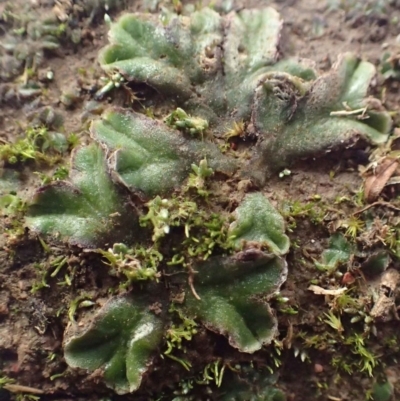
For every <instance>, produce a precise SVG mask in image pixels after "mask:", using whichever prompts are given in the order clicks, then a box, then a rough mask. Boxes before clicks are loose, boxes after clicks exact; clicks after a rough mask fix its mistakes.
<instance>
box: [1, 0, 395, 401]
mask: <svg viewBox="0 0 400 401" xmlns="http://www.w3.org/2000/svg"><path fill="white" fill-rule="evenodd" d="M182 2H183V3H184V5H185V4H186V3H185V1H182ZM84 3H85V2H84V1H82V2H79V1H72V0H65V1H52V0H29V1H27V0H14V1H13V2H8V1H5V0H3V1H1V2H0V16H1V15H2V17H0V18H1V19H0V44H2V43H6V42H7V43H8V39H7V38H8V37H9V36H12V35H14V36H15V37H16V38H17V40H19V41H20V42H21V48H22V45H23V44H24V43H23V42H24V40H25V39H24V34H21V33H18V32H17V31H18V29H16V28H15V27H16V26H21V25H20V23H19V22H18V21H20V19H23V18H28V15H29V13H32V14H33V15H35V18H37V19H38V21H45V19H46V18H47V15H50V14H53V15H54V13H55V14H56V16H58V18H59V21H60V22H62V21H65V23H66V24H67V25H68V24H69V28H68V29H67V30H66V31H65V32H64V33H63V34H61V36H60V43H61V45H60V46H59V47H58V48H57V49H55V50H51V49H44V50H43V51H41V50H40V49H38V50H37V52H36V54H37V57H36V59H37V60H36V61H33V62H32V60H31V61H30V62H29V63H28V62H26V63H27V64H25V63H24V62H20V61H17V62H14V61H13V60H12V59H11V58H12V57H11V56H9V53H7V52H5V51H4V52H3V53H4V54H8V56H7V57H5V56H4V54H3V55H2V56H1V58H0V60H1V64H0V102H1V103H0V143H8V142H15V141H16V140H17V139H18V138H20V137H21V136H22V135H24V132H26V129H27V127H30V126H32V124H39V125H40V124H46V125H48V126H51V129H53V130H59V131H60V132H62V133H64V134H66V135H69V134H71V133H74V134H75V135H76V136H77V137H78V138H79V141H80V144H85V143H88V142H89V141H90V138H89V134H88V124H89V122H90V120H91V119H93V118H95V117H96V115H98V114H100V113H101V112H102V111H103V110H104V109H106V108H107V107H108V106H109V105H110V104H122V103H124V102H125V101H126V98H125V97H126V94H124V93H122V92H118V93H112V94H107V95H106V96H103V97H102V98H101V99H97V98H96V93H98V91H99V89H100V88H102V86H103V85H104V81H103V80H102V77H104V73H103V72H102V71H101V69H100V67H99V65H98V63H97V54H98V51H99V49H100V48H101V47H103V46H104V45H105V44H106V43H107V31H108V26H107V24H106V23H105V22H104V14H105V11H104V5H103V3H104V2H102V1H100V0H99V1H92V2H89V1H88V2H86V4H89V3H90V4H91V5H90V6H87V7H86V8H85V7H84V6H83V5H84ZM114 3H117V5H116V6H115V7H114V8H113V9H111V10H110V11H109V12H108V15H109V16H110V18H111V19H112V20H114V19H117V18H118V16H119V15H120V14H121V13H124V12H127V11H149V12H153V13H156V12H160V10H161V8H162V7H163V6H167V7H171V8H172V7H173V5H172V4H170V3H168V4H167V2H166V4H161V3H157V1H153V2H152V1H147V2H145V1H143V2H142V1H141V0H132V1H128V0H127V1H125V2H123V1H121V2H119V3H118V2H114ZM122 3H123V4H122ZM213 3H214V6H215V7H216V8H218V9H220V10H222V11H221V12H223V11H224V10H227V9H237V10H240V9H242V8H245V7H248V8H251V7H255V8H257V7H263V6H266V5H270V6H272V7H275V8H276V9H277V10H279V12H280V13H281V16H282V18H283V20H284V28H283V33H282V37H281V41H280V51H281V56H282V57H288V56H297V57H301V58H308V59H311V60H313V61H314V62H315V63H316V65H317V66H318V68H319V69H320V70H322V71H326V70H328V69H329V68H330V67H331V66H332V65H333V64H334V63H335V60H336V58H337V56H338V55H339V54H342V53H345V52H353V53H355V54H357V55H359V56H360V57H362V58H364V59H366V60H368V61H370V62H372V63H373V64H374V65H375V66H376V67H377V70H378V74H377V77H376V80H375V82H374V86H373V87H372V88H371V93H373V94H374V95H375V96H376V97H378V98H379V99H381V100H382V102H383V104H384V106H385V107H386V108H387V109H388V110H390V111H392V112H393V119H394V126H395V127H396V125H397V121H398V113H399V111H400V106H399V105H400V102H399V100H400V99H399V83H398V81H396V80H394V79H384V77H383V76H382V74H380V73H379V71H380V68H381V59H382V57H383V55H384V54H385V53H386V52H388V53H390V54H392V55H396V54H398V52H399V46H400V5H397V4H396V2H395V1H394V2H392V3H393V4H388V3H390V2H384V1H378V0H375V1H372V0H371V1H368V2H360V1H350V0H345V1H335V0H324V1H319V0H281V1H276V2H269V1H266V0H265V1H260V0H246V1H244V0H243V1H235V0H232V1H231V2H228V1H226V2H221V3H218V1H217V2H213ZM215 3H216V4H215ZM203 5H204V2H203ZM8 10H12V13H11V14H12V16H10V13H9V12H8ZM6 15H8V17H6ZM71 20H72V21H73V22H72V23H69V21H71ZM29 46H33V45H32V44H29ZM24 51H25V50H24V49H22V50H21V52H20V53H23V52H24ZM20 57H23V56H20ZM21 82H28V83H38V85H39V87H40V91H39V92H38V93H35V94H30V95H26V94H25V93H19V92H18V90H17V89H15V88H16V87H17V85H18V84H19V83H21ZM133 89H134V91H135V94H136V95H137V97H138V98H139V99H137V100H134V102H133V104H132V107H133V108H134V109H136V110H138V111H140V110H141V107H142V103H141V100H140V98H141V96H143V95H144V94H145V93H144V90H143V88H133ZM13 91H14V92H13ZM128 95H129V94H128ZM372 150H373V149H371V148H370V147H368V146H367V145H364V146H362V145H361V146H359V147H358V148H357V149H352V150H347V151H341V152H337V153H335V154H329V155H321V157H317V158H315V159H311V160H305V161H301V162H298V163H296V164H295V165H293V166H291V167H290V174H288V175H285V176H284V177H281V178H280V177H278V176H276V177H273V178H271V179H270V181H269V182H268V184H267V185H266V187H265V188H264V189H262V190H263V192H264V193H265V194H266V195H267V196H268V198H269V199H270V200H272V202H273V203H274V205H275V206H276V207H277V208H278V210H280V211H281V212H282V214H283V215H284V217H285V218H286V220H287V227H288V233H289V236H290V238H291V242H292V246H291V251H290V253H289V255H288V257H287V260H288V268H289V274H288V279H287V281H286V283H285V284H284V285H283V287H282V291H281V295H282V297H286V298H287V302H286V303H285V304H284V305H282V303H279V302H277V301H276V302H275V303H274V305H273V306H274V307H275V308H276V309H277V311H278V312H277V314H278V319H279V338H278V339H277V343H276V344H279V345H276V344H275V347H278V348H279V354H280V355H278V357H277V359H278V360H279V363H277V365H279V366H273V365H274V360H273V358H272V357H271V353H273V352H276V351H271V349H266V350H263V351H261V352H260V353H256V354H254V355H243V354H240V353H239V352H237V351H234V350H233V349H232V348H230V347H229V346H228V344H227V342H226V340H225V339H223V338H220V337H219V336H217V335H215V334H212V333H209V332H207V331H205V330H204V331H200V333H199V334H198V335H197V336H195V337H194V340H193V342H191V344H190V346H189V352H190V354H191V356H190V359H191V361H192V365H193V366H194V369H196V366H198V367H199V369H201V368H202V367H204V365H205V364H206V363H208V361H210V360H212V356H213V355H214V356H215V355H219V356H220V357H221V358H224V360H226V361H230V362H231V363H232V364H234V363H235V362H238V361H239V362H253V363H255V364H259V365H268V366H272V367H273V370H274V371H275V372H276V373H277V386H278V387H279V388H280V389H282V390H283V391H284V393H285V394H286V397H287V400H291V401H302V400H316V401H317V400H340V401H345V400H347V401H350V400H351V401H363V400H367V399H370V398H368V397H370V396H371V389H372V388H373V386H374V384H376V383H382V382H388V383H389V384H390V387H391V392H392V398H391V399H392V400H396V399H400V381H398V380H397V379H398V378H399V377H400V367H399V364H398V360H399V358H400V343H399V341H400V338H399V334H398V333H399V329H400V323H399V321H398V320H397V319H396V314H395V313H393V316H392V315H390V316H389V314H391V312H388V316H389V317H388V318H387V319H386V318H385V319H382V321H379V320H377V321H376V322H373V323H368V322H367V323H365V316H364V315H362V314H361V313H359V315H360V317H359V318H357V319H355V317H356V316H355V315H352V314H346V313H344V312H343V311H341V310H340V307H337V305H336V306H335V305H334V302H335V297H334V296H331V295H327V294H324V293H323V294H315V293H314V292H313V291H310V290H309V286H310V284H312V283H315V284H318V286H320V287H322V288H325V289H326V288H340V287H343V286H345V285H347V286H349V287H350V286H353V287H352V288H353V290H352V291H353V292H352V294H356V295H355V297H356V298H357V299H362V300H363V302H364V305H362V307H361V309H362V310H363V311H370V310H371V309H372V308H373V305H374V304H373V302H374V301H373V300H372V298H373V297H372V295H371V292H370V286H369V277H368V275H367V276H366V275H365V274H364V273H363V271H362V270H360V266H362V265H363V263H365V261H366V260H367V259H368V257H370V256H371V255H372V254H373V253H374V252H375V251H376V250H380V249H387V248H388V246H389V244H388V241H385V238H387V237H385V229H386V231H387V230H390V229H391V228H392V227H394V228H395V227H396V225H397V224H399V223H398V216H399V209H398V208H397V207H396V197H397V192H396V186H387V187H385V188H384V189H383V190H382V191H381V193H380V194H379V196H380V197H379V198H378V199H377V202H378V203H376V204H374V205H373V206H369V205H370V204H368V203H367V202H365V200H364V199H363V193H362V191H363V188H364V179H363V177H362V176H361V175H360V166H366V165H368V163H369V157H370V154H371V152H372ZM68 159H69V156H65V158H64V159H62V158H61V160H59V161H57V163H56V164H55V165H54V166H52V167H49V166H48V165H47V164H46V163H41V162H40V161H29V160H28V161H27V162H25V163H17V164H15V165H9V164H7V163H4V165H3V166H1V165H0V174H9V175H10V176H13V174H16V175H18V178H19V182H20V183H21V184H19V186H18V188H17V193H18V196H19V197H21V198H22V199H23V200H27V201H29V198H30V196H31V195H32V193H33V192H34V191H35V190H37V188H38V187H39V186H40V185H42V180H43V174H46V175H51V174H53V173H54V171H55V170H56V169H57V168H58V167H59V166H60V165H67V164H68ZM0 163H2V162H0ZM1 169H2V170H1ZM4 177H5V176H4ZM7 177H8V176H7ZM5 182H9V181H7V180H5ZM7 185H8V184H7ZM7 185H6V184H2V187H0V195H1V196H3V195H5V194H8V193H9V191H10V188H11V184H10V187H7ZM14 189H15V188H13V189H12V190H14ZM233 198H234V196H233ZM363 208H367V211H368V212H369V215H368V221H369V222H370V223H368V224H370V227H373V229H374V230H375V231H374V233H370V237H368V235H367V234H365V235H364V237H363V238H358V237H357V235H358V234H360V233H362V232H363V228H365V226H366V224H367V223H366V222H365V221H363V218H361V217H360V220H361V223H360V224H361V227H360V229H359V231H358V232H356V233H355V234H354V235H353V234H352V232H350V231H348V228H349V224H348V221H349V218H350V217H351V216H364V215H363V214H359V211H360V210H361V209H363ZM22 209H23V208H22ZM294 209H296V211H297V212H296V213H295V212H294ZM16 213H17V217H16V216H15V213H10V214H7V213H5V212H3V215H2V217H1V220H0V387H1V386H2V384H1V378H8V379H12V383H11V384H8V385H5V386H3V389H1V390H0V399H1V400H8V399H17V398H18V397H19V398H18V399H20V400H21V399H28V398H29V399H32V396H33V397H36V396H37V397H40V399H43V400H50V399H51V400H70V399H71V400H72V399H79V400H99V399H117V398H119V397H117V396H115V394H114V393H113V392H112V391H110V390H109V389H107V387H106V386H104V384H103V383H102V380H101V378H100V377H97V376H96V372H95V373H93V374H92V375H89V374H86V373H85V372H81V371H78V372H77V371H76V370H71V369H70V368H68V366H67V364H66V363H65V361H64V359H63V350H62V343H63V333H64V330H65V328H66V326H67V325H68V324H71V323H70V317H69V316H68V310H69V307H70V305H71V302H72V301H73V300H74V299H76V297H77V296H78V295H80V294H82V293H84V294H86V295H87V297H88V298H90V299H91V300H93V301H94V302H95V304H96V305H95V307H98V306H100V305H102V304H103V303H104V302H105V300H106V299H107V297H108V296H109V289H110V288H116V287H118V280H117V279H116V278H114V277H111V276H110V275H109V274H108V270H107V269H108V267H107V266H106V265H105V264H104V263H102V261H101V258H100V257H98V256H93V255H92V254H89V253H87V252H85V250H82V249H78V248H74V247H65V246H63V245H59V244H58V245H57V244H55V245H53V244H51V250H50V251H49V249H47V248H46V246H43V243H41V241H40V239H39V238H38V236H37V235H36V234H35V233H32V232H30V231H29V230H28V229H27V228H25V227H24V225H23V217H22V215H23V211H22V212H16ZM18 213H20V214H19V215H18ZM365 220H367V219H366V218H365ZM343 222H344V223H343ZM346 224H347V225H346ZM382 226H386V228H382ZM336 230H339V231H341V232H342V233H343V234H345V235H347V238H348V239H349V241H350V242H354V243H355V244H356V245H357V247H358V253H357V254H354V255H352V256H351V258H350V259H349V261H348V262H346V263H344V264H342V265H341V267H340V269H339V270H338V271H336V272H335V273H334V274H328V273H327V272H326V271H321V270H318V269H317V268H316V264H315V261H319V260H321V257H322V256H321V255H322V252H323V251H324V250H325V249H327V248H328V246H329V245H328V242H329V238H330V237H331V235H332V233H333V232H335V231H336ZM371 230H372V229H371ZM379 230H381V231H379ZM346 233H347V234H346ZM396 235H397V234H396ZM367 237H368V238H367ZM368 241H369V242H368ZM394 241H398V238H397V237H396V236H395V240H394ZM371 242H373V246H371V244H370V243H371ZM392 245H393V244H392ZM395 246H396V244H394V245H393V246H392V248H395ZM392 248H391V250H390V252H389V253H390V267H392V268H395V269H400V265H399V262H398V258H397V256H396V253H395V252H394V251H393V249H392ZM49 252H50V253H51V255H52V256H51V257H50V256H49ZM368 252H369V253H368ZM59 256H63V257H67V259H68V263H67V264H66V266H67V267H64V268H63V269H62V270H61V271H60V273H59V274H57V275H54V277H51V275H50V274H49V272H54V265H52V264H51V263H52V261H53V262H54V259H55V258H57V257H59ZM71 278H72V281H71ZM375 278H376V277H375ZM377 291H378V290H377ZM394 297H395V298H396V296H395V295H394ZM398 300H400V298H399V299H398ZM335 308H336V309H335ZM85 313H86V310H85V309H84V308H82V309H79V310H78V311H77V312H76V314H75V319H76V320H77V321H78V322H79V319H80V318H81V317H82V315H84V314H85ZM330 313H333V314H334V315H335V316H339V317H341V326H340V327H336V328H334V327H332V325H329V324H328V323H326V321H327V320H328V319H329V318H328V316H327V315H329V314H330ZM366 326H368V327H366ZM353 332H356V333H359V334H360V336H363V337H362V338H363V341H364V348H365V349H366V350H367V352H368V355H372V356H373V362H371V361H370V364H372V365H373V366H372V371H369V370H368V368H366V367H365V365H364V363H365V361H366V360H368V357H366V356H365V355H362V352H363V349H362V348H358V349H357V348H356V347H355V346H353V345H352V343H351V342H348V343H346V339H348V338H349V337H350V334H349V333H351V335H353ZM353 337H354V336H353ZM207 353H208V354H209V355H208V354H207ZM274 355H275V354H274ZM170 362H171V361H170V360H166V359H163V358H158V359H157V360H156V361H155V363H154V364H155V365H157V366H158V369H157V370H153V371H151V372H150V373H149V374H148V375H147V376H146V377H145V378H144V382H143V384H142V387H141V389H140V390H139V392H138V393H136V394H132V395H125V396H123V397H122V398H123V399H125V398H126V399H132V400H139V399H143V400H147V399H149V400H150V399H166V400H168V399H171V400H172V399H174V395H173V394H174V391H176V390H177V389H178V388H179V386H178V384H179V382H180V381H181V380H183V379H185V378H190V375H191V373H190V372H189V373H188V372H187V371H186V370H185V369H183V368H182V366H181V365H179V364H171V363H170ZM196 364H197V365H196ZM23 386H25V387H23ZM174 386H175V387H174ZM157 394H158V395H157ZM157 397H163V398H157ZM202 397H203V398H202ZM210 397H211V398H210V399H213V398H212V396H210ZM206 398H207V397H206V396H205V395H203V396H201V397H200V398H199V399H206ZM182 399H195V398H182ZM260 399H261V398H260ZM376 399H377V398H376ZM382 399H385V400H389V398H382Z"/></svg>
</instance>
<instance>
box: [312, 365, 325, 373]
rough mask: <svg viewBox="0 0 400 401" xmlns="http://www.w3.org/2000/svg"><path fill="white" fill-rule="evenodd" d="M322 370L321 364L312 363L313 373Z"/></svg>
mask: <svg viewBox="0 0 400 401" xmlns="http://www.w3.org/2000/svg"><path fill="white" fill-rule="evenodd" d="M323 371H324V367H323V366H322V365H321V364H319V363H316V364H314V372H315V373H322V372H323Z"/></svg>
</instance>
